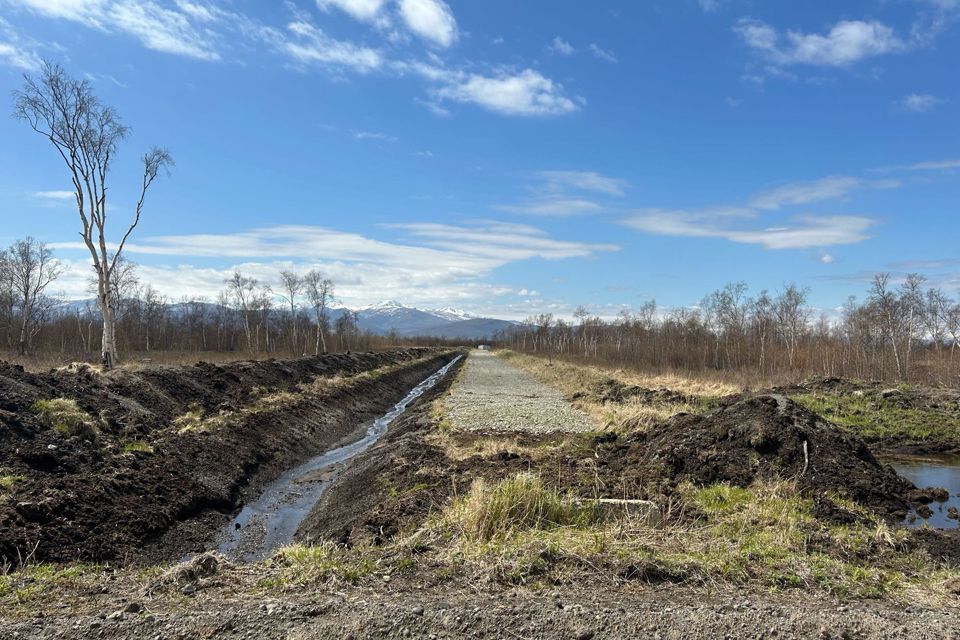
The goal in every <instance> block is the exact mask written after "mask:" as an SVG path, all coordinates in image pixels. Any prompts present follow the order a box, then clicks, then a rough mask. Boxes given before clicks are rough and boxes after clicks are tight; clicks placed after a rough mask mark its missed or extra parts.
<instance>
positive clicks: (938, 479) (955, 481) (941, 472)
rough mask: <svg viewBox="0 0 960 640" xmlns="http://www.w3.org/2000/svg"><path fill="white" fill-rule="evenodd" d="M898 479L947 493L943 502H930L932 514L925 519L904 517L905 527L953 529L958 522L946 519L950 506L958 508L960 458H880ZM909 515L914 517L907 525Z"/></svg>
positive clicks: (911, 514) (954, 456)
mask: <svg viewBox="0 0 960 640" xmlns="http://www.w3.org/2000/svg"><path fill="white" fill-rule="evenodd" d="M883 461H884V462H887V463H889V464H890V465H891V466H892V467H893V468H894V469H895V470H896V471H897V473H899V474H900V475H901V476H903V477H904V478H906V479H907V480H909V481H910V482H912V483H913V484H915V485H916V486H917V487H919V488H921V489H925V488H927V487H942V488H944V489H946V490H947V491H949V492H950V499H949V500H947V501H946V502H931V503H930V505H929V507H930V509H931V510H932V511H933V515H931V516H930V517H929V518H927V519H923V518H920V517H916V516H917V513H916V511H911V512H910V514H908V515H907V521H906V523H905V524H906V525H907V526H908V527H919V526H921V525H923V524H924V523H926V524H928V525H930V526H931V527H935V528H937V529H956V528H957V527H958V525H960V522H958V521H957V520H953V519H952V518H948V517H947V512H948V510H949V509H950V507H956V508H957V509H960V497H958V495H957V494H960V455H932V456H917V457H896V458H884V459H883ZM911 516H913V517H916V519H915V520H913V521H912V522H911Z"/></svg>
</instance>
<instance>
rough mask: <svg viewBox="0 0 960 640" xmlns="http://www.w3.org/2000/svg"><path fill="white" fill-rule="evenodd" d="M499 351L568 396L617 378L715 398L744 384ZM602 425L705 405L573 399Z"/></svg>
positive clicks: (620, 426) (649, 420) (642, 422)
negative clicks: (610, 367) (644, 372)
mask: <svg viewBox="0 0 960 640" xmlns="http://www.w3.org/2000/svg"><path fill="white" fill-rule="evenodd" d="M497 355H499V356H500V357H502V358H504V359H505V360H507V361H508V362H509V363H510V364H512V365H513V366H515V367H517V368H519V369H522V370H523V371H526V372H527V373H529V374H531V375H532V376H534V377H535V378H536V379H537V380H539V381H540V382H543V383H544V384H547V385H549V386H551V387H554V388H556V389H559V390H560V391H561V392H562V393H563V394H564V395H565V396H566V397H568V398H572V397H574V396H576V395H577V394H582V393H584V392H585V391H587V390H589V389H591V388H593V387H595V386H596V385H598V384H601V383H603V382H604V381H605V380H610V379H613V380H616V381H617V382H619V383H621V384H623V385H626V386H637V387H642V388H644V389H669V390H671V391H675V392H677V393H681V394H683V395H685V396H690V397H696V398H703V399H707V400H709V399H713V398H719V397H722V396H726V395H730V394H733V393H738V392H739V391H742V387H738V386H737V385H735V384H731V383H729V382H723V381H721V380H718V379H712V378H708V377H702V378H695V377H688V376H682V375H677V374H667V375H663V374H649V375H648V374H643V373H639V372H635V371H626V370H623V369H605V368H601V367H597V366H593V365H581V364H572V363H570V362H565V361H562V360H553V361H552V362H551V361H549V360H547V359H545V358H540V357H536V356H530V355H526V354H521V353H517V352H514V351H499V352H497ZM574 404H575V405H576V406H577V407H578V408H580V409H582V410H583V411H585V412H586V413H587V415H589V416H590V418H591V419H592V420H593V422H594V424H596V425H597V427H598V428H600V429H611V430H616V431H642V430H645V429H646V428H648V427H650V426H651V425H653V424H656V423H658V422H661V421H663V420H665V419H667V418H669V417H670V416H673V415H676V414H677V413H680V412H688V413H695V412H698V411H701V410H702V409H703V406H702V405H700V404H697V403H693V402H671V401H666V400H663V401H656V402H647V401H645V400H643V399H641V398H637V397H633V398H629V399H627V400H625V401H623V402H600V401H598V400H597V399H596V398H594V397H591V396H590V395H589V394H587V395H585V396H583V397H580V398H578V399H576V400H574Z"/></svg>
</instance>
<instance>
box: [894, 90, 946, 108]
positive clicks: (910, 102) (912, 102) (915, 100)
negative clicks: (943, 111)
mask: <svg viewBox="0 0 960 640" xmlns="http://www.w3.org/2000/svg"><path fill="white" fill-rule="evenodd" d="M942 102H943V100H941V99H940V98H938V97H936V96H933V95H930V94H929V93H923V94H918V93H911V94H909V95H907V96H904V98H903V100H901V101H900V105H901V106H902V107H903V108H904V109H906V110H907V111H913V112H914V113H924V112H927V111H931V110H932V109H933V108H934V107H936V106H937V105H938V104H940V103H942Z"/></svg>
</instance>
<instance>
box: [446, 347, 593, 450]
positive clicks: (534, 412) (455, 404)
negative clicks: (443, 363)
mask: <svg viewBox="0 0 960 640" xmlns="http://www.w3.org/2000/svg"><path fill="white" fill-rule="evenodd" d="M444 404H445V405H446V408H447V416H448V417H449V419H450V422H451V424H452V425H453V426H454V427H455V428H457V429H465V430H470V431H479V430H483V431H529V432H533V433H547V432H550V431H589V430H591V429H593V425H592V424H591V423H590V419H589V418H588V417H587V415H586V414H584V413H583V412H581V411H578V410H576V409H574V408H573V407H572V406H570V403H569V402H567V401H566V400H564V398H563V396H562V395H561V393H560V392H559V391H557V390H556V389H553V388H552V387H548V386H547V385H545V384H543V383H542V382H539V381H538V380H536V379H535V378H534V377H533V376H531V375H530V374H528V373H526V372H523V371H520V370H519V369H517V368H515V367H512V366H510V365H509V364H507V363H506V362H504V361H503V360H502V359H500V358H498V357H497V356H495V355H493V354H491V353H488V352H486V351H474V352H472V353H471V354H470V358H469V359H468V360H467V364H466V367H465V369H464V371H463V372H462V373H461V374H460V378H459V379H458V380H457V383H456V384H455V385H454V386H453V389H451V391H450V394H449V395H448V396H447V398H446V400H445V401H444Z"/></svg>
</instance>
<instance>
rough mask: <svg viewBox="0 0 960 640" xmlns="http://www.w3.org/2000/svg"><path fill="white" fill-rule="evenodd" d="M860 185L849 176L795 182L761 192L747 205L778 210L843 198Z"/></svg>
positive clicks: (855, 179)
mask: <svg viewBox="0 0 960 640" xmlns="http://www.w3.org/2000/svg"><path fill="white" fill-rule="evenodd" d="M861 184H862V182H861V180H859V179H858V178H852V177H849V176H831V177H828V178H822V179H820V180H814V181H813V182H796V183H793V184H786V185H783V186H780V187H777V188H775V189H770V190H769V191H762V192H760V193H758V194H756V195H754V196H753V197H751V198H750V200H749V204H750V206H751V207H756V208H757V209H767V210H771V209H779V208H780V207H782V206H785V205H798V204H808V203H810V202H817V201H820V200H829V199H834V198H840V197H843V196H845V195H847V194H848V193H849V192H850V191H852V190H854V189H856V188H857V187H859V186H861Z"/></svg>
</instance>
